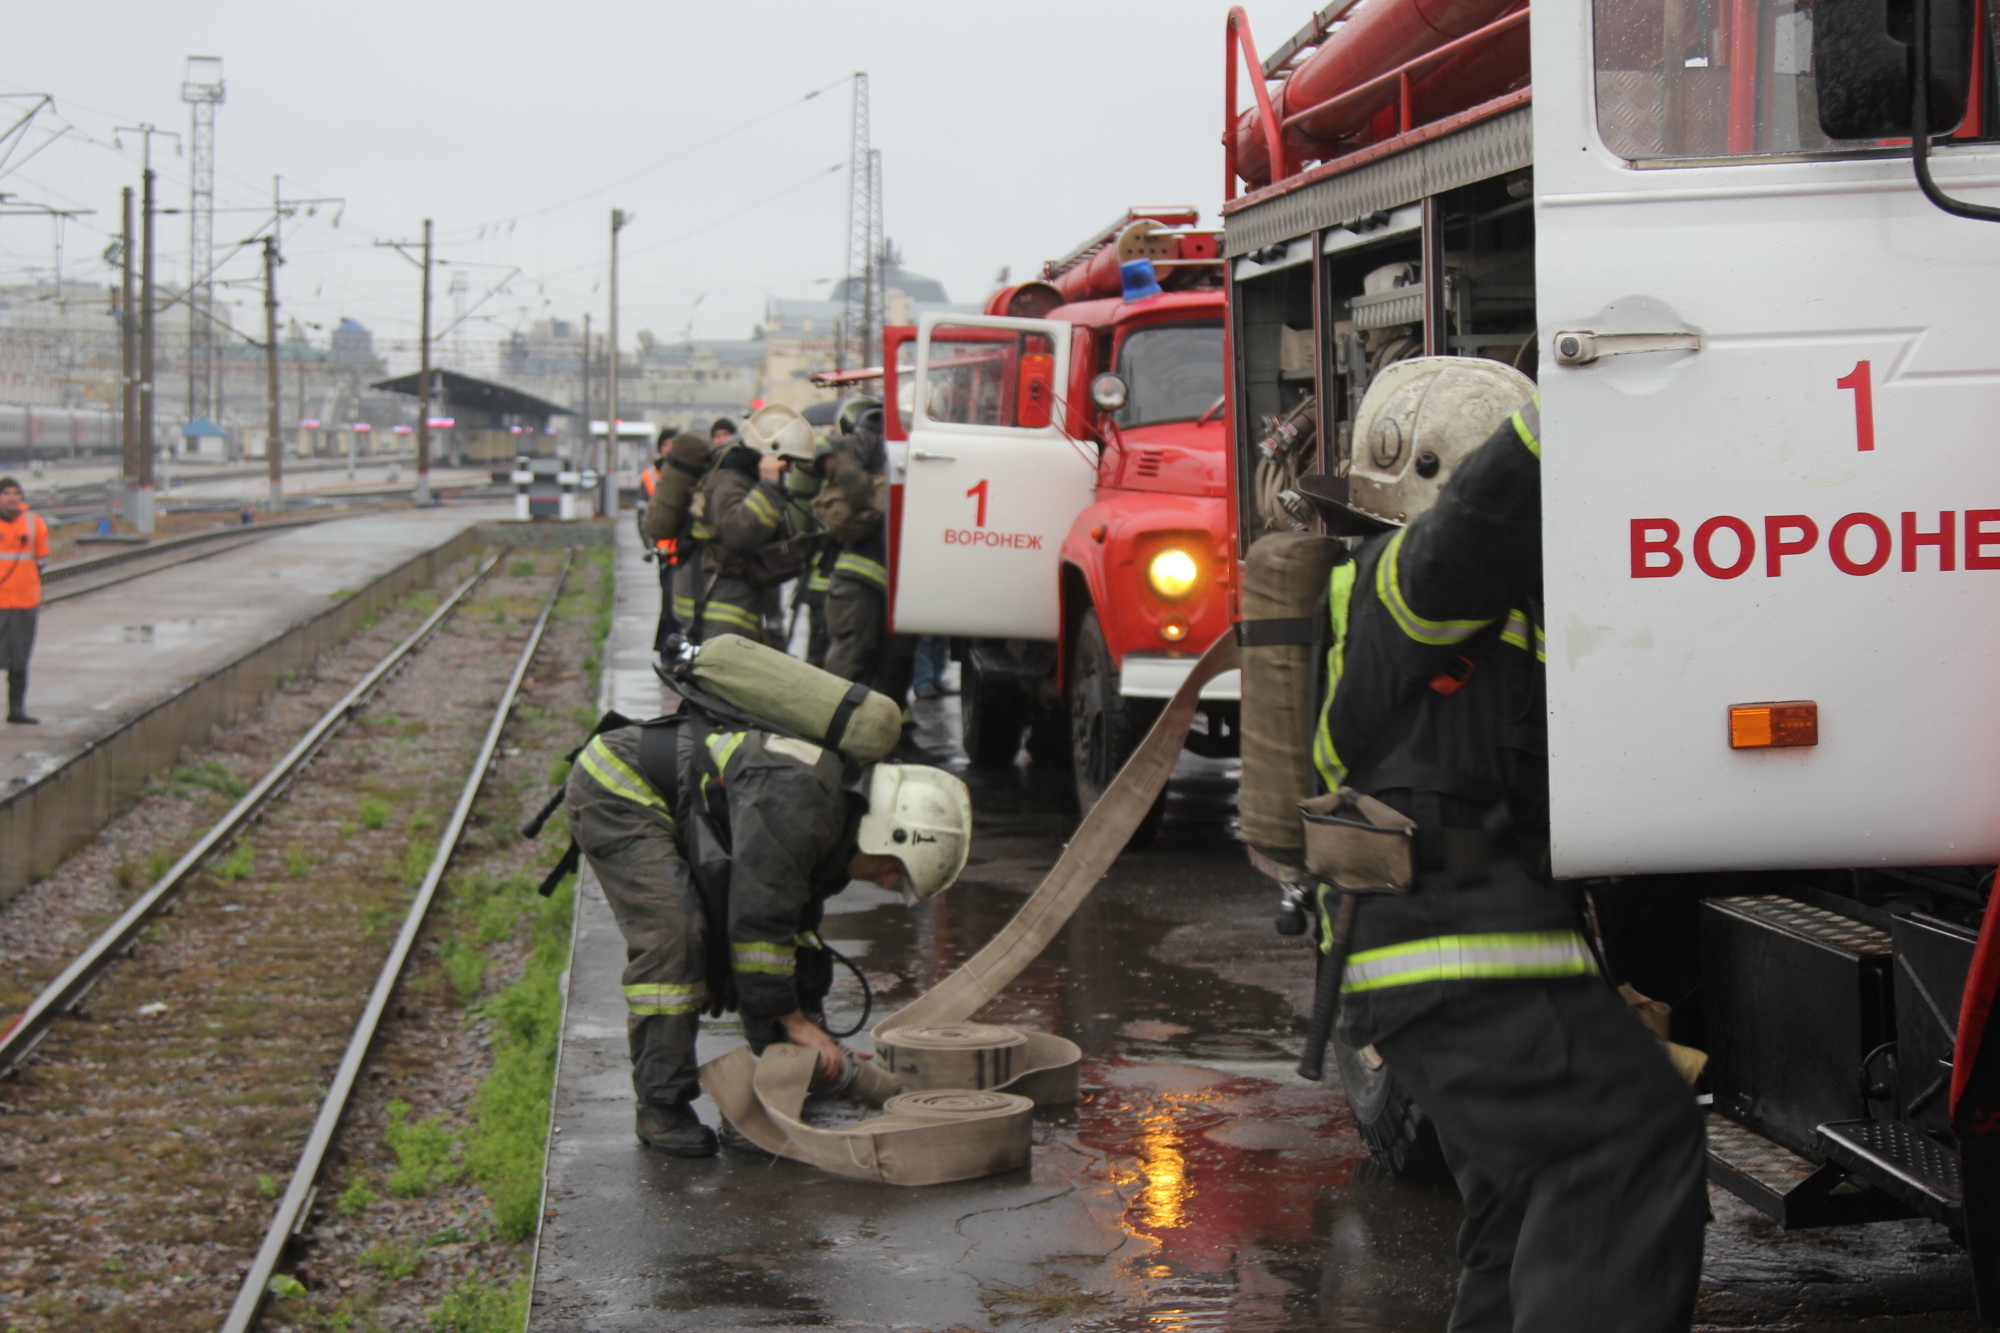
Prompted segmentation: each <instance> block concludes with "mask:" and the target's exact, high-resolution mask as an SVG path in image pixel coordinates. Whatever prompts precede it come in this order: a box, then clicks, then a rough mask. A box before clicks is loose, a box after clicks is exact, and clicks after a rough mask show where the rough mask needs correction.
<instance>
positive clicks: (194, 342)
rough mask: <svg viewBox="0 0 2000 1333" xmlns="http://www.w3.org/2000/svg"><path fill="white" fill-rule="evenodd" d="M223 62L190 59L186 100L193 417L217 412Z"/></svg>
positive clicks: (190, 407)
mask: <svg viewBox="0 0 2000 1333" xmlns="http://www.w3.org/2000/svg"><path fill="white" fill-rule="evenodd" d="M223 94H224V85H223V82H222V58H221V57H220V56H189V57H188V58H187V76H186V78H185V79H183V80H182V82H181V100H182V101H183V102H186V103H187V104H188V106H189V107H190V109H191V110H192V113H193V121H194V124H193V134H192V135H191V136H190V137H189V147H190V149H191V154H192V159H193V160H192V161H191V162H190V164H189V171H188V177H189V182H190V188H189V192H188V193H189V198H188V223H189V226H188V231H189V237H188V282H189V291H188V417H189V418H190V419H192V418H194V417H198V416H208V415H210V414H211V413H212V412H214V411H215V410H216V387H217V386H216V378H217V375H216V372H217V362H216V355H215V284H214V281H213V277H214V275H213V274H212V273H211V272H210V271H209V270H210V269H212V268H213V267H214V266H215V108H217V107H218V106H221V105H222V101H223Z"/></svg>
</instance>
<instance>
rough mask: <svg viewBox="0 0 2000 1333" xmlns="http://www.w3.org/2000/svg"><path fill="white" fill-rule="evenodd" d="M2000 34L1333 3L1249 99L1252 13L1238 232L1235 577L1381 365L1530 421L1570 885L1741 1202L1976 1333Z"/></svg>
mask: <svg viewBox="0 0 2000 1333" xmlns="http://www.w3.org/2000/svg"><path fill="white" fill-rule="evenodd" d="M1991 12H1992V10H1991V7H1990V6H1977V5H1973V4H1967V3H1962V2H1961V0H1917V3H1916V4H1915V5H1914V6H1912V7H1910V9H1907V10H1895V11H1891V10H1889V9H1885V7H1884V6H1882V5H1881V4H1879V3H1869V0H1590V2H1589V3H1565V4H1553V3H1551V4H1545V5H1543V6H1542V8H1540V9H1538V10H1537V11H1536V13H1535V17H1534V20H1533V22H1532V26H1531V23H1530V19H1529V12H1528V8H1527V6H1526V5H1525V4H1523V3H1521V2H1520V0H1368V3H1366V4H1362V5H1356V4H1354V3H1352V2H1351V0H1349V2H1348V3H1341V4H1336V5H1334V6H1333V7H1331V8H1329V9H1327V10H1324V11H1322V12H1320V13H1317V14H1315V15H1313V16H1312V19H1311V21H1310V22H1308V23H1307V24H1306V25H1305V27H1304V28H1303V29H1302V30H1301V31H1300V32H1299V33H1298V34H1297V35H1296V36H1294V37H1292V38H1291V39H1290V40H1288V41H1286V42H1284V43H1283V44H1282V45H1280V46H1279V47H1278V48H1277V49H1276V50H1275V51H1274V52H1272V53H1271V55H1270V57H1269V58H1268V59H1263V60H1260V59H1259V57H1258V54H1257V48H1256V45H1255V42H1254V39H1253V35H1252V34H1251V32H1250V28H1249V24H1248V21H1247V19H1246V18H1245V16H1244V14H1243V12H1242V11H1241V10H1240V9H1237V10H1232V11H1231V14H1230V17H1229V20H1228V24H1227V28H1226V36H1225V52H1224V54H1225V59H1226V60H1227V61H1228V69H1229V74H1228V88H1229V91H1228V106H1227V108H1226V112H1227V120H1226V124H1225V134H1224V144H1225V155H1226V158H1227V165H1226V184H1227V193H1228V195H1229V200H1228V202H1227V203H1226V204H1225V206H1224V210H1223V215H1224V227H1223V253H1224V257H1225V260H1226V262H1227V265H1228V274H1227V282H1228V312H1229V313H1228V318H1229V337H1230V352H1231V366H1232V374H1231V379H1230V385H1229V392H1230V404H1229V412H1230V414H1231V420H1232V428H1233V437H1234V439H1235V440H1236V441H1237V442H1238V446H1237V449H1236V453H1235V463H1234V467H1233V468H1232V470H1231V502H1232V511H1231V512H1232V515H1233V517H1234V521H1235V524H1236V531H1235V538H1236V553H1237V555H1238V557H1239V558H1240V557H1241V556H1242V554H1243V553H1244V552H1246V551H1247V550H1248V548H1249V547H1250V545H1251V544H1253V543H1254V542H1256V541H1257V540H1258V539H1259V538H1260V537H1261V536H1263V535H1265V534H1267V533H1272V532H1281V531H1287V530H1292V529H1301V528H1310V527H1312V526H1313V524H1314V523H1315V521H1316V520H1315V518H1314V516H1313V513H1312V511H1311V510H1310V508H1308V507H1307V506H1305V505H1304V504H1302V503H1300V501H1299V497H1298V495H1297V493H1296V492H1295V491H1294V486H1295V484H1296V483H1297V482H1298V480H1299V478H1301V477H1302V476H1305V475H1307V474H1320V477H1321V478H1322V479H1323V482H1324V485H1325V486H1327V487H1331V488H1335V489H1337V488H1338V486H1339V484H1340V482H1341V479H1342V478H1343V477H1344V475H1345V472H1346V469H1347V466H1348V462H1349V460H1350V457H1351V442H1350V439H1349V423H1350V422H1351V421H1352V420H1353V419H1354V418H1355V415H1356V409H1357V408H1358V406H1359V405H1360V402H1361V399H1362V396H1363V395H1364V394H1365V393H1366V392H1367V389H1368V386H1369V384H1370V382H1371V381H1372V379H1373V377H1374V376H1375V375H1376V374H1378V373H1379V372H1380V371H1381V370H1382V369H1383V367H1385V366H1386V365H1388V364H1390V363H1392V362H1394V361H1397V360H1400V359H1403V358H1405V357H1408V356H1412V355H1420V354H1450V355H1461V356H1478V357H1491V358H1497V359H1499V360H1503V361H1507V362H1509V363H1511V364H1513V365H1515V366H1516V367H1519V368H1521V369H1523V370H1525V371H1526V372H1527V373H1528V374H1530V375H1531V376H1533V377H1534V378H1536V379H1537V381H1538V383H1539V386H1540V391H1541V408H1542V413H1541V420H1542V434H1541V456H1542V469H1543V519H1542V522H1543V533H1542V541H1543V550H1544V568H1545V576H1544V588H1543V595H1544V599H1545V600H1544V604H1543V607H1542V608H1541V615H1540V620H1541V624H1542V627H1543V628H1544V630H1545V632H1546V650H1545V651H1546V662H1547V684H1548V704H1547V706H1548V717H1549V770H1550V785H1551V837H1552V842H1551V848H1552V851H1551V855H1552V860H1553V868H1554V872H1555V874H1556V876H1557V877H1558V878H1560V879H1566V880H1571V881H1579V882H1580V883H1581V885H1582V886H1583V887H1584V888H1585V889H1586V890H1587V891H1588V892H1589V893H1590V895H1591V896H1592V900H1593V901H1595V902H1598V903H1599V904H1600V905H1601V906H1603V907H1605V908H1606V910H1607V913H1608V914H1609V915H1611V916H1614V917H1616V918H1617V920H1614V921H1612V922H1611V923H1610V924H1609V926H1608V927H1607V929H1606V930H1605V931H1604V932H1603V934H1604V935H1605V936H1607V943H1608V945H1609V948H1608V953H1609V955H1610V962H1611V965H1612V968H1613V970H1614V972H1619V973H1622V975H1621V977H1620V979H1622V980H1630V981H1632V982H1633V983H1634V984H1635V985H1636V986H1637V987H1638V988H1639V989H1640V990H1642V991H1645V992H1647V993H1649V994H1651V995H1653V996H1655V997H1657V998H1659V999H1662V1000H1665V1001H1668V1002H1670V1003H1671V1004H1672V1005H1673V1007H1674V1018H1673V1033H1674V1038H1675V1040H1676V1041H1679V1042H1682V1043H1685V1044H1687V1045H1689V1046H1693V1047H1697V1048H1699V1049H1701V1050H1703V1051H1705V1052H1706V1053H1707V1055H1708V1057H1709V1061H1708V1067H1707V1072H1706V1074H1705V1075H1704V1082H1703V1084H1702V1085H1701V1091H1702V1092H1703V1094H1704V1095H1705V1096H1706V1097H1708V1098H1710V1099H1711V1100H1712V1109H1711V1118H1710V1126H1711V1128H1710V1164H1709V1170H1710V1178H1711V1180H1713V1181H1715V1182H1716V1183H1718V1184H1721V1185H1724V1186H1726V1187H1727V1188H1729V1189H1731V1190H1733V1191H1735V1192H1736V1193H1738V1194H1740V1195H1742V1196H1743V1197H1744V1198H1745V1199H1747V1200H1749V1201H1750V1202H1752V1203H1753V1204H1755V1205H1757V1206H1759V1207H1761V1208H1763V1209H1764V1210H1765V1211H1767V1212H1769V1213H1770V1214H1771V1215H1772V1216H1773V1217H1774V1218H1776V1219H1777V1220H1778V1221H1779V1223H1780V1224H1782V1225H1784V1226H1788V1227H1797V1226H1816V1225H1830V1224H1836V1223H1850V1222H1861V1221H1868V1220H1873V1219H1877V1218H1888V1217H1909V1216H1926V1217H1930V1218H1933V1219H1935V1220H1937V1221H1939V1222H1941V1223H1942V1224H1944V1226H1945V1227H1947V1228H1949V1230H1950V1231H1951V1233H1952V1234H1953V1235H1954V1236H1955V1237H1956V1238H1958V1239H1959V1240H1961V1241H1962V1242H1964V1243H1966V1244H1967V1245H1968V1247H1969V1249H1970V1251H1971V1253H1972V1256H1973V1269H1974V1274H1975V1278H1976V1285H1977V1288H1978V1294H1979V1300H1980V1305H1981V1310H1982V1313H1983V1314H1984V1316H1985V1317H1986V1318H1987V1319H1988V1320H1989V1322H1990V1321H1994V1320H1996V1319H2000V1161H1996V1158H2000V1095H1996V1088H1995V1084H1996V1083H2000V1044H1997V1043H1996V1042H1995V1041H1987V1040H1986V1037H1987V1035H1988V1031H1987V1030H1988V1027H1989V1016H1990V1012H1991V1010H1990V1006H1991V1000H1992V996H1993V991H1994V985H1995V980H1996V977H2000V931H1997V930H1996V926H1995V921H1994V914H1993V913H1992V912H1991V911H1990V910H1989V900H1990V895H1991V891H1992V885H1993V879H1994V874H1993V865H1994V862H1995V860H1996V858H2000V747H1996V746H1995V745H1994V744H1992V743H1991V738H1992V737H1993V736H1994V735H1995V734H1996V731H1997V730H2000V683H1996V677H1995V673H1994V670H1993V666H1992V664H1993V662H1994V661H1995V660H1996V658H2000V616H1996V615H1995V614H1994V606H1995V605H1996V599H2000V450H1996V449H1995V448H1994V446H1993V441H1992V432H1993V429H1994V423H1995V422H1996V421H2000V321H1996V319H1995V316H1994V312H1995V311H1996V310H2000V230H1995V229H1993V228H1991V227H1983V226H1980V225H1977V222H1976V221H1974V220H1972V219H1986V220H1992V219H1993V218H1995V217H2000V213H1996V211H1995V209H1994V208H1993V207H1992V206H1993V205H1995V204H2000V192H1997V191H1996V189H1995V182H1996V181H2000V143H1996V142H1995V129H1996V127H2000V119H1996V112H2000V103H1996V99H1995V79H1994V72H1995V47H1994V33H1993V26H1992V21H1991V17H1990V16H1991ZM1531 68H1532V71H1533V79H1532V82H1531V80H1530V77H1529V76H1530V70H1531ZM1239 75H1241V76H1242V78H1243V84H1244V85H1245V86H1246V96H1247V102H1248V105H1247V106H1243V107H1240V108H1239V106H1238V87H1239V84H1238V77H1239ZM1926 131H1928V134H1927V133H1926ZM1933 137H1934V138H1935V142H1931V139H1932V138H1933ZM1913 142H1914V143H1915V144H1916V145H1918V147H1919V148H1920V149H1923V150H1924V151H1919V152H1917V153H1915V154H1913V151H1912V144H1913ZM1913 157H1914V161H1913ZM1371 447H1372V446H1371ZM1393 461H1394V460H1393V459H1390V460H1378V462H1380V463H1381V465H1383V466H1388V465H1389V464H1390V463H1393ZM1315 485H1321V483H1320V482H1316V483H1315ZM1613 908H1615V909H1616V910H1615V911H1613V910H1612V909H1613ZM1968 978H1970V979H1969V980H1968ZM1337 1054H1338V1055H1339V1056H1340V1065H1341V1069H1342V1075H1343V1079H1344V1080H1345V1081H1346V1082H1347V1084H1348V1092H1349V1100H1350V1103H1351V1105H1352V1106H1353V1109H1354V1111H1355V1115H1356V1119H1357V1121H1359V1122H1360V1123H1361V1125H1362V1127H1363V1129H1364V1131H1365V1132H1366V1134H1367V1136H1368V1137H1369V1139H1370V1142H1371V1144H1372V1145H1373V1146H1374V1147H1375V1148H1376V1149H1377V1151H1378V1154H1379V1155H1381V1156H1384V1157H1385V1158H1387V1159H1388V1160H1390V1161H1391V1162H1392V1163H1403V1162H1408V1161H1411V1160H1413V1159H1414V1158H1415V1157H1418V1156H1421V1155H1422V1154H1421V1153H1418V1152H1416V1151H1415V1149H1416V1148H1417V1147H1419V1146H1420V1145H1421V1143H1422V1141H1423V1135H1424V1130H1423V1126H1422V1116H1421V1108H1416V1107H1411V1106H1408V1105H1407V1103H1406V1102H1405V1101H1402V1100H1399V1095H1398V1093H1397V1091H1396V1089H1395V1086H1394V1082H1393V1071H1384V1070H1383V1069H1382V1068H1381V1067H1380V1064H1379V1061H1377V1062H1374V1064H1373V1067H1371V1066H1370V1064H1369V1063H1367V1062H1365V1061H1362V1060H1359V1059H1356V1058H1355V1056H1356V1053H1354V1052H1337Z"/></svg>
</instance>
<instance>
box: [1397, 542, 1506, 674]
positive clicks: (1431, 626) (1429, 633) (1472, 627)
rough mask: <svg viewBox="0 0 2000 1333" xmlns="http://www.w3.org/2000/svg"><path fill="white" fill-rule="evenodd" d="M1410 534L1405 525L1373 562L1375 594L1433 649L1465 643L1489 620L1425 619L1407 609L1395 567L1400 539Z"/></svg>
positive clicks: (1408, 630)
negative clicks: (1387, 547) (1377, 559)
mask: <svg viewBox="0 0 2000 1333" xmlns="http://www.w3.org/2000/svg"><path fill="white" fill-rule="evenodd" d="M1409 535H1410V530H1409V529H1408V528H1404V529H1402V530H1401V531H1399V532H1397V534H1396V535H1395V536H1394V537H1391V538H1390V539H1389V549H1388V550H1386V551H1384V552H1382V558H1381V559H1380V560H1379V561H1377V562H1376V564H1375V596H1376V597H1378V598H1380V599H1381V602H1382V605H1383V606H1385V607H1387V608H1388V609H1389V616H1390V618H1391V619H1393V620H1394V621H1395V622H1396V625H1397V627H1398V628H1399V629H1401V630H1402V631H1403V633H1405V634H1407V635H1409V636H1410V637H1411V638H1412V639H1415V640H1416V641H1417V642H1418V643H1422V644H1428V645H1429V646H1431V647H1434V648H1436V647H1443V646H1445V645H1448V644H1454V643H1464V642H1465V641H1466V640H1467V639H1469V638H1471V637H1472V636H1473V635H1475V634H1477V633H1479V631H1481V630H1483V629H1485V628H1486V627H1487V626H1488V625H1490V624H1492V623H1493V622H1492V621H1491V620H1427V619H1425V618H1424V617H1423V616H1420V615H1418V614H1417V613H1416V612H1415V611H1413V610H1411V609H1410V604H1409V603H1408V602H1406V601H1404V600H1403V581H1402V577H1401V576H1400V575H1399V574H1398V573H1397V570H1396V566H1397V564H1398V563H1399V562H1400V559H1401V557H1402V554H1403V538H1405V537H1407V536H1409Z"/></svg>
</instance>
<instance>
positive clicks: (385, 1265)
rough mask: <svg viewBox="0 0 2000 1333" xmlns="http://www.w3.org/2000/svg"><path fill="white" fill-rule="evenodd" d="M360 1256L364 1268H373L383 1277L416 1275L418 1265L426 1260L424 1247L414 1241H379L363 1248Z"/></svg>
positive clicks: (397, 1277) (396, 1277)
mask: <svg viewBox="0 0 2000 1333" xmlns="http://www.w3.org/2000/svg"><path fill="white" fill-rule="evenodd" d="M360 1258H361V1266H362V1267H363V1268H372V1269H374V1270H375V1271H376V1272H378V1273H380V1274H381V1275H382V1276H383V1277H386V1278H394V1279H401V1278H406V1277H415V1276H416V1275H417V1265H418V1264H421V1263H422V1262H423V1261H424V1247H423V1246H422V1245H420V1244H418V1243H416V1242H414V1241H396V1240H384V1241H377V1242H376V1243H375V1244H373V1245H370V1246H369V1247H368V1248H367V1249H365V1250H363V1251H362V1252H361V1255H360Z"/></svg>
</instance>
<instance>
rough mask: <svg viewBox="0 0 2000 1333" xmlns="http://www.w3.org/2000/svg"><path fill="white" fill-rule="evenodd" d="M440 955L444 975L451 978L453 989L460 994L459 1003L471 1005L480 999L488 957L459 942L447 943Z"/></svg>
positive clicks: (449, 941)
mask: <svg viewBox="0 0 2000 1333" xmlns="http://www.w3.org/2000/svg"><path fill="white" fill-rule="evenodd" d="M439 955H440V957H441V958H442V959H443V961H444V974H445V975H446V976H447V977H450V978H451V986H452V989H453V990H455V991H457V992H458V998H459V1002H460V1003H462V1004H471V1003H472V1002H473V1001H474V1000H476V999H478V998H479V990H480V987H481V985H483V984H484V982H485V980H486V955H485V954H483V953H481V952H480V951H479V950H477V949H475V948H472V947H471V946H470V945H466V944H461V943H460V942H458V941H457V940H447V941H445V944H444V947H443V948H442V949H440V950H439Z"/></svg>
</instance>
